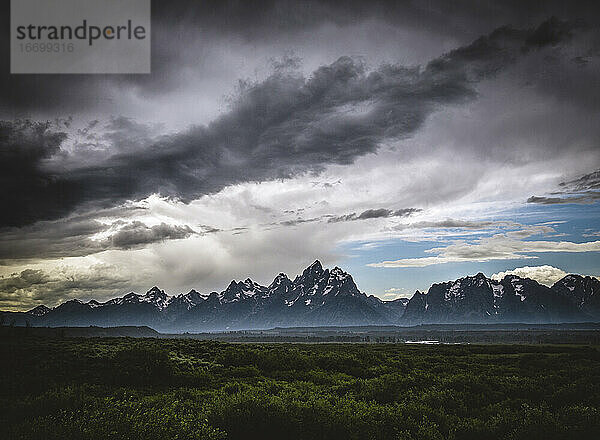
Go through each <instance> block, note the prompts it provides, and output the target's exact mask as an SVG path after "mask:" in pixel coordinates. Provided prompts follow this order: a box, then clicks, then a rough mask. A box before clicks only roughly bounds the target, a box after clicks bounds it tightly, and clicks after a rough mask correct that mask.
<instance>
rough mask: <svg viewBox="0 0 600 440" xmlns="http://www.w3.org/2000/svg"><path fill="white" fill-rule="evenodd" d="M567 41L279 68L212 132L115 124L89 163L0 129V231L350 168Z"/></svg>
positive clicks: (60, 138)
mask: <svg viewBox="0 0 600 440" xmlns="http://www.w3.org/2000/svg"><path fill="white" fill-rule="evenodd" d="M570 32H571V31H570V28H569V27H568V26H567V25H566V24H565V23H563V22H561V21H558V20H556V19H552V20H550V21H549V22H547V23H544V24H543V25H542V26H540V27H538V28H537V29H531V30H515V29H511V28H508V27H503V28H500V29H497V30H496V31H494V32H492V33H491V34H490V35H488V36H484V37H481V38H479V39H477V40H476V41H475V42H474V43H472V44H470V45H469V46H465V47H462V48H459V49H456V50H454V51H451V52H449V53H448V54H446V55H444V56H442V57H440V58H438V59H436V60H433V61H432V62H431V63H429V64H428V65H427V66H425V67H423V68H420V67H410V68H407V67H403V66H400V65H391V64H388V65H383V66H381V67H380V68H378V69H376V70H372V71H369V70H368V69H367V67H366V66H365V65H364V63H362V62H361V61H359V60H355V59H352V58H349V57H342V58H340V59H339V60H337V61H335V62H334V63H332V64H330V65H325V66H322V67H320V68H319V69H317V70H316V71H314V72H313V73H312V75H311V76H310V77H309V78H308V79H306V78H304V77H302V76H301V75H300V74H298V73H296V72H294V71H291V72H290V71H287V70H285V69H278V70H276V71H275V72H274V73H273V74H272V75H271V76H269V77H268V78H267V79H265V80H264V81H262V82H259V83H255V84H246V85H242V88H241V90H240V95H239V97H238V98H237V99H236V100H234V101H233V102H232V105H231V109H230V111H229V112H227V113H225V114H223V115H222V116H221V117H219V118H218V119H216V120H215V121H214V122H213V123H211V124H209V125H208V126H195V127H191V128H190V129H188V130H185V131H183V132H180V133H177V134H173V135H165V136H155V135H153V133H154V129H153V128H152V127H147V126H144V125H143V124H139V123H135V122H133V121H131V120H128V119H125V118H117V119H115V120H113V121H112V123H111V124H110V125H109V126H108V127H107V132H106V133H105V134H104V136H103V139H102V142H101V143H109V144H110V145H111V148H104V147H105V145H103V148H100V149H99V152H98V151H95V153H94V154H95V155H94V156H93V157H94V160H89V158H86V160H83V161H79V163H78V162H77V158H78V155H79V154H81V153H79V151H80V150H77V152H75V153H73V152H67V151H65V150H61V149H60V147H61V145H62V143H63V142H64V140H65V138H66V134H65V132H61V131H53V130H51V129H50V127H49V126H48V124H40V123H33V122H25V123H14V122H4V123H2V125H0V130H1V131H0V163H1V164H2V171H3V174H2V176H0V183H1V184H2V186H3V190H2V196H1V197H2V200H1V201H0V202H1V204H2V206H7V207H10V208H9V209H4V210H3V211H2V214H1V215H0V222H1V224H3V225H23V224H27V223H31V222H34V221H36V220H41V219H53V218H58V217H61V216H64V215H67V214H68V213H70V212H72V211H73V209H75V208H76V207H89V208H94V209H97V208H107V207H110V206H114V205H115V204H118V203H121V202H124V201H126V200H131V199H136V198H141V197H145V196H147V195H149V194H152V193H160V194H162V195H165V196H173V197H178V198H181V199H182V200H191V199H193V198H196V197H199V196H201V195H204V194H208V193H212V192H216V191H218V190H220V189H222V188H224V187H225V186H228V185H231V184H236V183H243V182H252V181H264V180H271V179H281V178H289V177H292V176H294V175H298V174H301V173H306V172H313V173H317V172H319V171H321V170H322V169H323V168H324V167H325V166H326V165H329V164H351V163H353V161H354V160H355V159H356V158H357V157H360V156H363V155H365V154H368V153H374V152H376V151H377V149H378V147H379V145H380V144H381V143H382V142H384V141H392V140H394V139H402V138H405V137H408V136H411V135H412V134H414V133H415V132H416V130H418V129H419V128H420V127H421V125H422V124H423V122H424V121H425V119H426V118H427V117H428V116H429V115H430V114H431V113H432V112H434V111H436V110H437V109H439V108H440V107H441V106H443V105H447V104H456V103H461V102H464V101H466V100H468V99H471V98H472V97H473V96H475V91H474V88H473V87H474V85H475V84H476V83H477V82H478V81H480V80H481V79H483V78H487V77H488V76H490V75H493V74H495V73H496V72H498V71H499V70H501V69H503V68H504V67H506V66H507V65H510V64H511V63H512V62H513V61H514V60H515V59H516V58H517V57H519V56H521V55H522V54H523V53H525V52H526V51H528V50H531V49H536V48H538V47H540V46H543V45H544V44H556V43H557V42H558V41H559V39H560V38H567V37H568V35H569V34H570ZM540 34H542V36H540ZM83 157H84V158H85V155H84V156H83ZM56 158H59V159H60V160H56V161H54V162H53V161H52V159H56ZM65 164H68V165H65Z"/></svg>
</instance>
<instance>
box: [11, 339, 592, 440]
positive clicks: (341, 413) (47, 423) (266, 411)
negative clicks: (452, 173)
mask: <svg viewBox="0 0 600 440" xmlns="http://www.w3.org/2000/svg"><path fill="white" fill-rule="evenodd" d="M0 365H1V366H0V438H3V439H103V440H104V439H144V440H152V439H165V440H166V439H254V438H257V439H258V438H260V439H286V440H293V439H527V440H534V439H571V438H577V439H578V440H583V439H597V438H600V351H599V350H598V348H597V347H589V346H522V345H485V346H484V345H481V346H476V345H470V346H466V345H461V346H456V345H455V346H409V345H401V344H318V345H316V344H315V345H308V344H227V343H219V342H203V341H198V340H192V339H130V338H90V339H83V338H81V339H80V338H65V339H61V338H54V339H48V338H35V337H31V336H30V337H12V338H11V337H4V338H3V339H2V340H0Z"/></svg>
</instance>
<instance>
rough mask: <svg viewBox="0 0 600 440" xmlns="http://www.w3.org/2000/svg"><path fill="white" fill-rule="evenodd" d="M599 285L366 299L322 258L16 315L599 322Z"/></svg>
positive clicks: (119, 320) (78, 322)
mask: <svg viewBox="0 0 600 440" xmlns="http://www.w3.org/2000/svg"><path fill="white" fill-rule="evenodd" d="M599 291H600V281H598V280H597V279H596V278H592V277H582V276H580V275H568V276H566V277H565V278H563V279H562V280H560V281H558V282H557V283H556V284H555V285H553V286H552V287H546V286H543V285H541V284H539V283H537V282H535V281H533V280H530V279H527V278H520V277H517V276H514V275H509V276H506V277H505V278H503V279H502V280H492V279H489V278H487V277H486V276H485V275H484V274H482V273H479V274H477V275H475V276H467V277H463V278H460V279H458V280H455V281H448V282H445V283H438V284H433V285H432V286H431V287H430V289H429V290H428V292H427V293H421V292H419V291H417V292H416V293H415V294H414V295H413V296H412V298H411V299H410V300H408V299H406V298H401V299H397V300H394V301H382V300H381V299H379V298H377V297H375V296H372V295H371V296H369V295H366V294H364V293H362V292H361V291H360V290H359V289H358V287H357V286H356V284H355V282H354V280H353V278H352V276H351V275H350V274H348V273H346V272H344V271H343V270H342V269H340V268H339V267H335V268H333V269H331V270H330V269H325V268H323V266H322V265H321V263H320V262H319V261H318V260H317V261H315V262H314V263H313V264H311V265H310V266H309V267H307V268H306V269H305V270H304V271H303V272H302V274H301V275H298V276H296V277H295V278H294V279H293V280H291V279H290V278H288V276H287V275H285V274H283V273H280V274H279V275H277V276H276V277H275V279H274V280H273V282H272V283H271V284H270V285H269V286H262V285H260V284H258V283H256V282H254V281H252V280H251V279H249V278H248V279H246V280H245V281H239V282H238V281H232V282H231V283H230V284H229V285H228V287H227V288H226V289H225V290H223V291H222V292H211V293H200V292H197V291H196V290H191V291H189V292H188V293H185V294H183V293H182V294H179V295H174V296H170V295H167V294H166V293H165V291H164V290H161V289H159V288H158V287H156V286H155V287H153V288H151V289H150V290H149V291H148V292H146V293H145V294H137V293H134V292H130V293H128V294H126V295H124V296H122V297H118V298H114V299H111V300H109V301H106V302H104V303H100V302H98V301H95V300H91V301H89V302H87V303H84V302H81V301H79V300H70V301H67V302H65V303H63V304H61V305H59V306H57V307H55V308H53V309H50V308H47V307H45V306H38V307H36V308H34V309H32V310H30V311H29V312H26V313H20V314H13V315H14V316H18V317H19V319H20V320H21V322H24V320H27V321H29V322H30V324H31V325H35V326H51V327H52V326H89V325H98V326H122V325H147V326H150V327H153V328H155V329H157V330H159V331H163V332H165V331H166V332H184V331H190V332H194V331H215V330H237V329H261V328H272V327H278V326H279V327H291V326H322V325H337V326H345V325H389V324H397V325H414V324H421V323H486V322H490V323H492V322H574V321H580V322H581V321H600V293H598V292H599Z"/></svg>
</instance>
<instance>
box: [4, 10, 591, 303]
mask: <svg viewBox="0 0 600 440" xmlns="http://www.w3.org/2000/svg"><path fill="white" fill-rule="evenodd" d="M340 3H341V2H312V1H302V2H299V1H298V2H291V1H280V2H259V3H256V2H252V3H251V2H242V1H240V2H228V1H214V2H211V1H205V2H191V1H190V2H185V1H175V2H153V5H152V73H151V74H150V75H10V74H9V63H8V60H9V40H8V29H9V24H8V20H9V13H8V4H9V2H7V1H3V2H2V10H1V11H0V17H1V20H3V23H2V25H3V28H4V29H6V30H7V31H6V32H4V34H3V40H2V41H1V45H0V58H1V59H3V60H5V61H4V62H3V63H2V71H1V72H0V202H1V205H2V209H1V210H0V276H1V277H2V278H0V308H2V309H5V310H24V309H29V308H32V307H34V306H35V305H38V304H42V303H43V304H47V305H49V306H54V305H56V304H58V303H60V302H62V301H64V300H67V299H71V298H80V299H91V298H95V299H97V300H105V299H108V298H111V297H114V296H118V295H122V294H123V293H126V292H129V291H132V290H133V291H137V292H144V291H146V290H148V289H149V288H150V287H152V286H153V285H158V286H160V287H161V288H163V289H165V290H166V291H167V292H168V293H170V294H177V293H181V292H186V291H188V290H189V289H191V288H195V289H196V290H199V291H205V292H208V291H212V290H218V291H220V290H222V289H224V288H225V287H226V285H227V284H228V282H229V281H230V280H231V279H234V278H235V279H245V278H247V277H251V278H252V279H254V280H255V281H257V282H260V283H263V284H268V283H270V282H271V281H272V279H273V277H274V276H275V275H276V274H277V273H279V272H285V273H287V274H288V275H290V276H291V277H293V276H295V275H296V274H297V273H300V272H301V271H302V269H303V268H304V267H305V266H307V265H308V264H310V263H311V262H312V261H314V260H315V259H320V260H321V261H322V263H323V264H324V265H328V266H333V265H339V266H340V267H342V268H344V269H345V270H347V271H349V272H350V273H351V274H352V275H354V278H355V281H356V282H357V284H358V287H359V288H360V289H361V290H362V291H364V292H366V293H368V294H374V295H377V296H379V297H380V298H383V299H394V298H397V297H399V296H410V295H412V293H414V291H415V289H427V288H428V287H429V285H430V284H431V283H434V282H440V281H446V280H450V279H456V278H458V277H461V276H464V275H468V274H475V273H477V272H480V271H481V272H484V273H485V274H486V275H488V276H492V275H493V276H495V277H499V276H503V275H504V274H506V273H517V274H519V275H522V276H529V277H532V278H534V279H537V280H538V281H540V282H542V283H545V284H551V283H553V282H554V281H556V280H558V279H559V278H561V277H562V276H564V275H565V274H566V273H572V272H575V273H581V274H589V275H600V220H599V219H600V145H599V144H600V58H599V55H600V29H599V27H598V25H599V23H598V18H597V17H598V16H599V15H598V13H599V12H600V11H599V10H598V8H597V7H595V6H594V5H595V3H596V2H593V1H590V2H585V1H580V2H566V1H561V2H551V1H532V2H527V1H506V2H499V1H479V0H478V1H446V0H440V1H426V2H417V1H414V2H409V1H407V2H389V3H388V2H377V1H370V2H364V1H357V2H349V3H347V4H345V5H344V6H342V5H341V4H340Z"/></svg>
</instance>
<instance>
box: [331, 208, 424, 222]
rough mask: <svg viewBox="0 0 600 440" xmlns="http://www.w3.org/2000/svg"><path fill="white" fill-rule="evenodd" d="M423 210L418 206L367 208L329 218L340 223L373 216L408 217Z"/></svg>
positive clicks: (367, 218)
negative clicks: (395, 208) (358, 211)
mask: <svg viewBox="0 0 600 440" xmlns="http://www.w3.org/2000/svg"><path fill="white" fill-rule="evenodd" d="M419 211H421V209H418V208H403V209H398V210H395V211H394V210H391V209H385V208H379V209H367V210H366V211H363V212H361V213H360V214H356V213H352V214H346V215H341V216H338V217H332V218H330V219H329V223H339V222H351V221H356V220H369V219H373V218H389V217H408V216H410V215H412V214H414V213H416V212H419Z"/></svg>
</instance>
